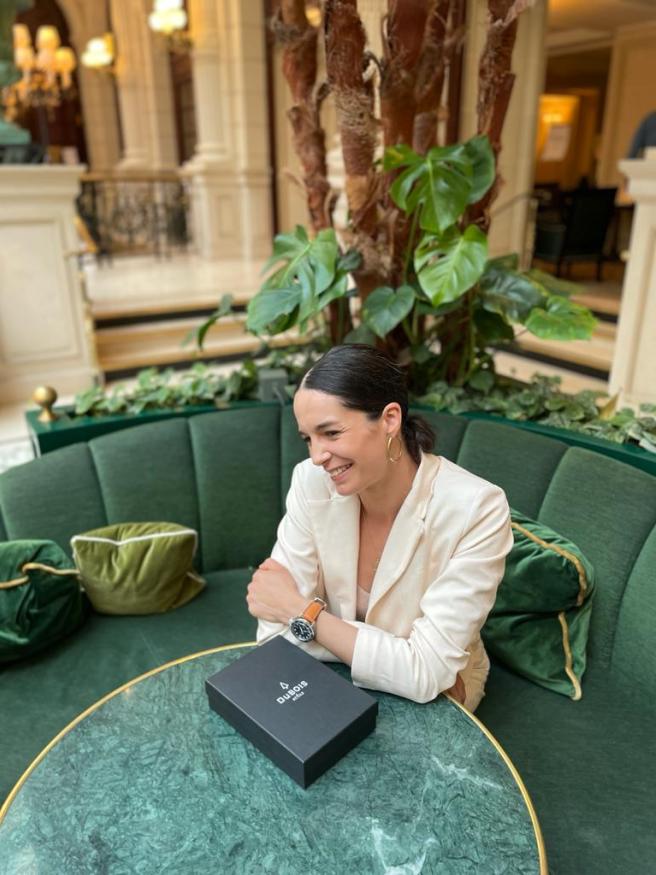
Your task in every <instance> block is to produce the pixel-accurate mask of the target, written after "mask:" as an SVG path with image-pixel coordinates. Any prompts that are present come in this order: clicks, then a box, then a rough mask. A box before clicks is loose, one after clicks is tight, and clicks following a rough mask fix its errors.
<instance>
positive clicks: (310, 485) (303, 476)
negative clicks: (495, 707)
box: [257, 454, 513, 710]
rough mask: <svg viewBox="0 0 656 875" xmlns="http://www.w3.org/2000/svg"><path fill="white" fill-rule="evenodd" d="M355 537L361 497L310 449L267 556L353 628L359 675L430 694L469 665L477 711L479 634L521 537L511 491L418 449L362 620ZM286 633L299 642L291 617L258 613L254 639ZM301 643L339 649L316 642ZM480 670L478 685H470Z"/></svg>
mask: <svg viewBox="0 0 656 875" xmlns="http://www.w3.org/2000/svg"><path fill="white" fill-rule="evenodd" d="M359 538H360V499H359V497H358V496H357V495H350V496H341V495H339V493H338V492H337V491H336V489H335V487H334V484H333V483H332V481H331V479H330V476H329V475H328V474H327V473H326V472H325V471H324V470H323V468H321V467H317V466H315V465H314V464H313V463H312V461H311V460H310V459H307V460H306V461H304V462H301V463H300V464H299V465H297V466H296V468H295V469H294V474H293V477H292V484H291V488H290V490H289V494H288V496H287V513H286V514H285V516H284V517H283V519H282V521H281V523H280V525H279V527H278V538H277V541H276V544H275V546H274V548H273V552H272V554H271V555H272V557H273V558H274V559H275V560H276V561H278V562H280V564H281V565H284V566H285V567H286V568H287V569H288V570H289V572H290V573H291V575H292V577H293V578H294V580H295V581H296V585H297V586H298V589H299V592H300V593H301V594H302V595H304V596H307V598H308V600H310V599H311V598H314V597H315V596H320V597H321V598H323V599H325V601H326V602H327V603H328V610H329V611H330V613H332V614H334V615H335V616H337V617H340V618H341V619H342V620H345V621H347V622H349V623H351V624H352V625H354V626H356V627H357V629H358V635H357V639H356V643H355V650H354V653H353V662H352V665H351V672H352V679H353V682H354V683H355V684H356V685H357V686H362V687H367V688H369V689H376V690H383V691H385V692H390V693H395V694H397V695H399V696H404V697H405V698H408V699H413V700H414V701H417V702H428V701H430V700H431V699H434V698H435V697H436V696H437V695H438V694H439V693H440V692H442V691H443V690H447V689H449V688H450V687H451V686H453V684H454V683H455V680H456V675H457V674H458V673H459V672H463V679H464V681H465V687H466V689H467V700H466V702H465V704H466V705H467V707H469V708H470V709H471V710H473V708H474V707H476V705H477V704H478V701H480V698H481V697H482V695H483V691H482V690H483V685H484V682H485V678H486V676H487V669H488V666H489V663H488V661H487V656H486V654H485V650H484V649H483V644H482V642H481V639H480V634H479V633H480V630H481V627H482V626H483V624H484V623H485V620H486V618H487V615H488V613H489V612H490V610H491V608H492V605H493V604H494V599H495V596H496V591H497V587H498V585H499V583H500V582H501V578H502V577H503V572H504V567H505V557H506V554H507V553H508V552H509V550H510V548H511V546H512V543H513V538H512V532H511V528H510V513H509V509H508V502H507V501H506V496H505V494H504V492H503V491H502V490H501V489H500V488H499V487H498V486H493V485H492V484H491V483H488V482H487V481H486V480H483V479H481V478H480V477H477V476H476V475H475V474H471V473H470V472H469V471H466V470H465V469H464V468H460V467H459V466H458V465H455V464H454V463H453V462H450V461H448V459H445V458H443V457H441V456H433V455H430V454H422V459H421V464H420V465H419V468H418V470H417V473H416V475H415V479H414V481H413V484H412V488H411V489H410V492H409V493H408V495H407V496H406V499H405V501H404V502H403V505H402V506H401V509H400V510H399V512H398V514H397V516H396V519H395V520H394V524H393V526H392V529H391V531H390V533H389V537H388V539H387V543H386V544H385V549H384V551H383V554H382V556H381V559H380V562H379V564H378V569H377V571H376V574H375V577H374V580H373V583H372V587H371V595H370V598H369V607H368V609H367V614H366V616H365V621H364V622H357V621H356V620H355V611H356V584H357V566H358V551H359ZM278 634H282V635H284V637H285V638H287V639H288V640H289V641H292V642H294V643H295V644H298V643H299V642H298V641H297V639H296V638H294V636H293V635H292V634H291V632H290V631H289V629H288V628H287V627H286V626H284V625H283V624H280V623H270V622H268V621H264V620H260V621H259V623H258V629H257V641H258V643H260V644H261V643H263V642H264V641H266V640H268V639H269V638H271V637H272V636H273V635H278ZM300 646H302V647H303V648H304V649H305V650H307V651H308V652H309V653H311V654H312V655H313V656H316V657H317V658H319V659H324V660H328V661H330V660H332V661H334V660H335V657H334V656H333V655H332V654H331V653H330V652H329V651H328V650H326V649H325V648H323V647H321V646H319V645H318V644H317V643H316V642H310V643H309V644H303V645H300ZM481 667H482V668H483V676H482V679H481V677H480V669H481ZM474 669H475V670H476V671H478V674H479V683H478V687H479V689H478V690H474V689H470V687H471V686H472V684H471V680H472V670H474ZM468 675H469V676H470V677H469V681H470V684H469V685H468ZM473 685H474V686H476V684H475V683H474V684H473Z"/></svg>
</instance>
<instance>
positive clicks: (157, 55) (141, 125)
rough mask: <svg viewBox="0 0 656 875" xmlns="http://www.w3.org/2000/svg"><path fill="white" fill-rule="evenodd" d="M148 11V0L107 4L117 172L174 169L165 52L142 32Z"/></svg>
mask: <svg viewBox="0 0 656 875" xmlns="http://www.w3.org/2000/svg"><path fill="white" fill-rule="evenodd" d="M151 9H152V3H151V2H149V0H111V13H112V27H113V30H114V34H115V36H116V52H117V56H118V60H117V67H116V83H117V87H118V100H119V109H120V114H121V127H122V130H123V148H124V153H123V158H122V160H121V161H120V163H119V164H118V166H117V168H116V169H117V170H119V171H128V172H132V171H134V172H143V171H158V170H171V169H172V168H174V167H177V164H178V160H177V150H176V138H175V122H174V114H173V92H172V86H171V69H170V65H169V58H168V49H167V46H166V41H165V40H164V38H163V37H162V36H160V35H159V34H155V33H153V32H152V31H151V30H150V28H149V27H148V13H149V12H150V11H151Z"/></svg>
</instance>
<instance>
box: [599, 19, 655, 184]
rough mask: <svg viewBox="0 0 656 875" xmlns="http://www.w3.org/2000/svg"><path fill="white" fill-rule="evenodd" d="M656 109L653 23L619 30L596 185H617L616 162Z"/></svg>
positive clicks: (611, 72)
mask: <svg viewBox="0 0 656 875" xmlns="http://www.w3.org/2000/svg"><path fill="white" fill-rule="evenodd" d="M654 110H656V22H654V23H651V24H649V23H647V24H641V25H639V26H634V27H625V28H620V29H619V30H618V31H617V32H616V35H615V41H614V43H613V54H612V60H611V69H610V77H609V87H608V92H607V97H606V109H605V113H604V129H603V132H602V138H601V154H600V161H599V170H598V173H597V183H598V184H599V185H619V184H620V183H621V181H622V176H621V174H620V171H619V170H618V168H617V162H618V161H621V160H622V159H623V158H625V157H626V153H627V151H628V149H629V145H630V143H631V138H632V137H633V134H634V132H635V129H636V128H637V126H638V124H639V123H640V121H641V120H642V119H643V117H644V116H645V115H647V113H649V112H652V111H654Z"/></svg>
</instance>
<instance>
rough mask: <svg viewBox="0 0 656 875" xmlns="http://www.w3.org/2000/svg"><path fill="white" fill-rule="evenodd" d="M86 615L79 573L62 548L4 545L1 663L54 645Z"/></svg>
mask: <svg viewBox="0 0 656 875" xmlns="http://www.w3.org/2000/svg"><path fill="white" fill-rule="evenodd" d="M85 614H86V611H85V602H84V599H83V596H82V592H81V590H80V584H79V578H78V573H77V570H76V569H75V568H72V567H71V562H70V560H69V558H68V557H67V556H66V554H65V553H64V551H63V550H62V549H61V548H60V547H58V546H57V544H55V543H54V542H53V541H7V542H5V543H0V663H5V662H12V661H13V660H16V659H21V658H23V657H26V656H31V655H32V654H33V653H36V652H37V651H39V650H43V649H44V648H45V647H48V646H49V645H51V644H54V642H56V641H59V640H60V639H61V638H64V637H66V635H68V634H70V633H71V632H73V631H74V630H75V629H77V627H78V626H79V625H80V624H81V623H82V621H83V620H84V617H85Z"/></svg>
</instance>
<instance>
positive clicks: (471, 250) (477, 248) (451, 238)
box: [415, 225, 487, 307]
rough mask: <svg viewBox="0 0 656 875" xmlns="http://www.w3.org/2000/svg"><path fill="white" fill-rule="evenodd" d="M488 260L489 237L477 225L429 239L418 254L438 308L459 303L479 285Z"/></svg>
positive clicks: (420, 272) (422, 279) (425, 286)
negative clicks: (455, 302) (462, 231)
mask: <svg viewBox="0 0 656 875" xmlns="http://www.w3.org/2000/svg"><path fill="white" fill-rule="evenodd" d="M486 261H487V237H486V236H485V234H484V233H483V232H482V231H481V230H480V228H478V227H477V226H476V225H470V226H469V227H468V228H467V229H466V230H465V232H464V234H461V233H460V232H459V231H458V229H457V228H455V227H454V228H450V229H449V230H448V231H447V232H446V233H445V234H442V236H441V237H432V236H426V237H424V239H423V240H422V241H421V243H420V245H419V246H418V247H417V249H416V251H415V270H416V272H417V279H418V280H419V284H420V285H421V288H422V290H423V291H424V292H425V293H426V294H427V295H428V297H429V298H430V300H431V301H432V303H433V306H434V307H439V306H440V305H442V304H447V303H449V302H450V301H455V300H457V299H458V298H460V297H461V296H462V295H464V294H465V292H467V291H468V290H469V289H471V288H472V286H474V285H475V283H476V282H478V280H479V278H480V276H481V274H482V273H483V270H484V268H485V263H486Z"/></svg>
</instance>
